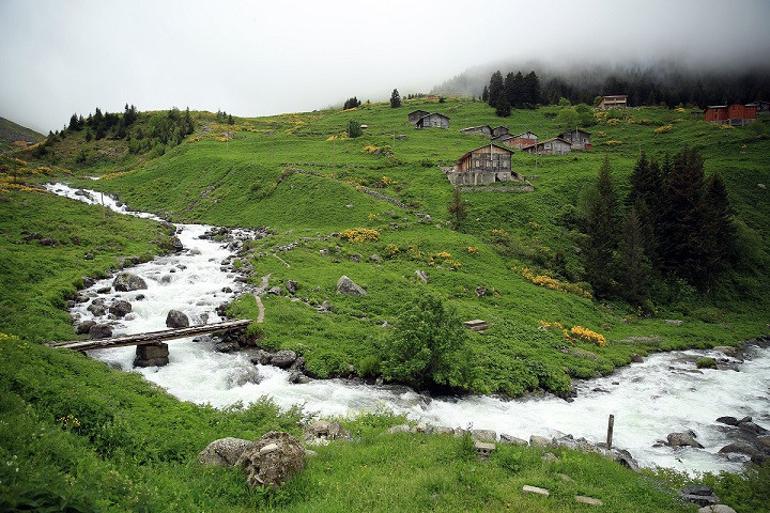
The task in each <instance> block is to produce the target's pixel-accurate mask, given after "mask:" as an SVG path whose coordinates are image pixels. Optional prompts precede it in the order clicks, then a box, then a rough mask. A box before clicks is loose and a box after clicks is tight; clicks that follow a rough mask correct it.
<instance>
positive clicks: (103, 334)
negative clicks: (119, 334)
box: [88, 324, 112, 340]
mask: <svg viewBox="0 0 770 513" xmlns="http://www.w3.org/2000/svg"><path fill="white" fill-rule="evenodd" d="M111 336H112V327H110V325H108V324H94V325H93V326H91V327H90V328H89V329H88V338H90V339H91V340H97V339H102V338H110V337H111Z"/></svg>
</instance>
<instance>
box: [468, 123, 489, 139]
mask: <svg viewBox="0 0 770 513" xmlns="http://www.w3.org/2000/svg"><path fill="white" fill-rule="evenodd" d="M460 132H462V133H464V134H480V135H485V136H487V137H492V127H491V126H489V125H479V126H469V127H467V128H461V129H460Z"/></svg>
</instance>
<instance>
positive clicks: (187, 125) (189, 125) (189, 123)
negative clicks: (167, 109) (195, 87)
mask: <svg viewBox="0 0 770 513" xmlns="http://www.w3.org/2000/svg"><path fill="white" fill-rule="evenodd" d="M194 130H195V124H194V123H193V120H192V116H190V107H187V108H186V109H185V111H184V132H185V135H190V134H191V133H193V131H194Z"/></svg>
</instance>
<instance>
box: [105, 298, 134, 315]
mask: <svg viewBox="0 0 770 513" xmlns="http://www.w3.org/2000/svg"><path fill="white" fill-rule="evenodd" d="M131 310H133V307H132V306H131V303H129V302H128V301H126V300H125V299H117V300H115V301H113V302H112V304H111V305H110V313H111V314H112V315H114V316H115V317H125V316H126V315H127V314H129V313H131Z"/></svg>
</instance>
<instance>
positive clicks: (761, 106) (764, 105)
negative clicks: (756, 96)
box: [752, 100, 770, 112]
mask: <svg viewBox="0 0 770 513" xmlns="http://www.w3.org/2000/svg"><path fill="white" fill-rule="evenodd" d="M752 103H754V104H756V106H757V112H770V102H768V101H765V100H757V101H755V102H752Z"/></svg>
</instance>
